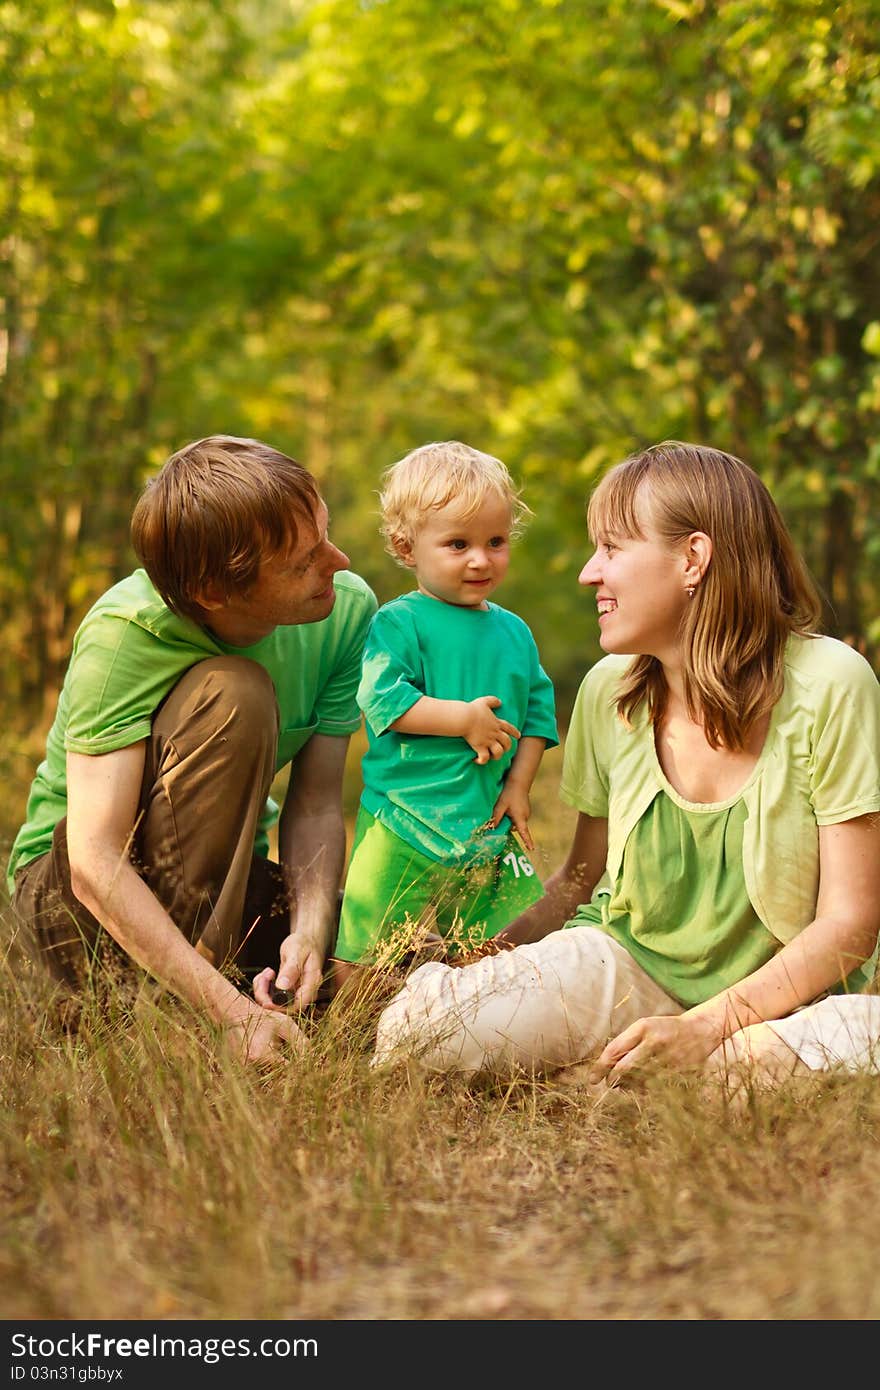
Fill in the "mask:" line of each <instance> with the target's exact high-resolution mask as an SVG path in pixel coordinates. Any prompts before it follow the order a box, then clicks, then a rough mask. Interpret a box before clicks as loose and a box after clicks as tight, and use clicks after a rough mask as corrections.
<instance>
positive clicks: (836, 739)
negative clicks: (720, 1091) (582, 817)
mask: <svg viewBox="0 0 880 1390" xmlns="http://www.w3.org/2000/svg"><path fill="white" fill-rule="evenodd" d="M628 666H629V658H626V657H618V656H610V657H605V658H604V659H603V660H602V661H600V662H599V663H598V664H597V665H596V666H594V667H593V669H592V671H590V672H589V673H588V675H587V676H586V678H585V680H584V682H583V685H582V686H581V690H580V692H579V694H578V698H577V701H576V703H575V708H574V712H573V714H572V719H571V724H570V727H569V733H568V737H567V739H566V746H565V764H564V769H563V775H562V786H561V795H562V798H563V800H565V801H568V802H569V803H570V804H571V805H573V806H575V807H576V808H577V810H578V811H582V812H584V813H585V814H587V815H589V816H595V817H601V818H604V819H607V821H608V860H607V864H606V874H605V876H604V878H603V879H602V881H601V882H600V883H599V884H598V886H597V888H596V891H595V892H594V894H593V901H592V902H591V903H590V904H588V905H587V906H586V907H584V908H581V909H579V911H578V916H577V917H576V918H575V919H574V922H573V923H572V925H579V924H581V925H582V924H585V923H588V922H591V923H594V924H595V925H597V926H601V927H602V928H603V929H604V930H606V931H608V932H609V933H611V934H612V935H614V936H615V937H616V938H617V939H618V940H619V941H621V943H622V944H623V945H625V947H626V949H627V950H628V951H630V952H631V953H632V955H633V956H634V958H635V959H637V960H638V961H639V962H640V964H641V965H642V966H643V967H644V969H645V970H646V971H647V972H648V974H650V975H651V976H652V978H653V979H655V980H656V981H657V983H658V984H659V985H660V986H661V988H664V989H666V990H667V991H668V992H669V993H670V994H672V995H673V996H674V997H675V998H677V999H679V1000H681V1002H682V1003H687V1004H691V1003H697V1002H698V1001H700V1000H702V999H706V998H709V997H711V996H712V995H713V994H715V993H717V992H718V991H719V990H720V989H723V988H725V987H726V986H727V985H730V984H735V983H736V982H737V981H738V980H741V979H743V978H744V976H746V975H748V974H749V973H751V971H752V970H755V969H757V968H758V967H759V966H760V965H761V964H763V962H764V961H765V960H767V959H769V957H770V956H772V955H773V954H774V952H775V951H777V950H778V949H779V947H780V945H784V944H785V943H786V942H788V941H792V940H793V939H794V937H795V936H797V934H798V933H799V932H801V931H803V929H804V927H806V926H808V925H809V923H810V922H811V921H812V919H813V917H814V916H815V912H816V902H817V896H818V889H819V829H820V827H821V826H825V825H834V824H836V823H838V822H840V821H846V820H850V819H852V818H853V817H855V816H861V815H866V814H871V813H875V812H877V811H878V810H880V687H878V684H877V679H876V677H875V675H874V673H873V671H872V670H871V667H870V666H869V665H868V663H867V662H866V661H865V660H864V658H863V657H861V656H860V655H859V654H858V652H855V651H853V650H852V648H850V647H847V646H845V645H844V644H843V643H842V642H836V641H834V640H833V639H832V638H830V637H817V638H805V637H792V638H790V639H789V643H788V646H787V648H786V653H785V684H784V689H783V693H782V696H781V698H780V700H779V701H778V703H777V704H776V706H775V707H774V709H773V711H772V714H771V718H770V727H769V729H768V732H767V737H766V740H765V743H764V747H763V749H762V751H761V754H760V756H759V758H758V760H757V762H756V764H755V767H754V768H753V770H752V772H751V774H750V776H749V777H748V778H747V779H746V781H745V783H744V785H743V786H742V787H741V788H740V789H739V791H738V793H737V795H736V797H734V798H733V799H732V800H731V801H729V802H725V803H722V804H717V805H695V804H693V803H691V802H688V801H686V800H684V798H682V797H681V796H679V795H678V793H677V792H676V791H675V789H674V788H673V787H672V786H671V784H670V783H669V782H668V781H667V779H666V778H665V776H664V774H663V771H662V769H661V767H660V763H659V760H658V758H657V752H656V749H655V746H654V729H653V725H652V724H651V722H650V719H649V718H648V714H647V711H646V709H645V708H644V705H643V706H642V707H641V708H640V709H639V710H637V711H636V713H635V716H634V718H633V720H632V724H631V725H630V726H627V725H625V724H624V723H623V721H622V720H621V719H620V718H619V716H618V714H617V711H616V707H615V698H616V693H617V687H618V684H619V681H620V678H621V676H622V675H623V673H624V672H625V671H626V669H627V667H628ZM875 956H876V952H875ZM873 971H874V960H873V958H872V960H871V961H869V962H866V964H865V965H864V966H861V967H859V968H858V969H857V970H855V971H853V972H852V973H851V974H850V975H849V977H848V978H847V980H846V981H845V982H844V986H843V987H845V988H848V989H852V990H858V989H864V988H865V985H866V984H867V982H868V981H869V980H870V979H871V978H872V976H873Z"/></svg>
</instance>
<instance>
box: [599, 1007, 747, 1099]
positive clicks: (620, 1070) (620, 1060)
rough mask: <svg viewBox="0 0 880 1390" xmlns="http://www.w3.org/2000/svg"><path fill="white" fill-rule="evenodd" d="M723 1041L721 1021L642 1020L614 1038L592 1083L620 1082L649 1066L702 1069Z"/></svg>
mask: <svg viewBox="0 0 880 1390" xmlns="http://www.w3.org/2000/svg"><path fill="white" fill-rule="evenodd" d="M722 1041H723V1029H722V1028H721V1027H720V1026H719V1024H718V1022H717V1020H716V1019H714V1018H708V1017H706V1016H704V1015H702V1014H698V1013H694V1012H691V1013H685V1014H679V1015H678V1016H677V1017H674V1018H664V1017H660V1018H640V1019H639V1020H638V1021H637V1022H636V1023H632V1024H630V1026H629V1028H625V1029H624V1031H623V1032H622V1033H618V1035H617V1037H616V1038H612V1040H611V1042H610V1043H609V1044H608V1046H607V1047H606V1048H605V1049H604V1051H603V1052H601V1053H600V1054H599V1056H598V1057H597V1058H596V1060H595V1062H594V1063H593V1065H592V1069H591V1071H590V1081H591V1082H597V1081H602V1080H603V1079H604V1080H607V1081H618V1080H620V1078H621V1077H624V1076H626V1074H627V1072H630V1071H634V1070H635V1069H636V1068H638V1067H643V1066H645V1065H646V1064H652V1065H654V1066H658V1065H659V1066H665V1067H672V1068H674V1069H676V1070H678V1071H687V1070H690V1069H691V1068H699V1067H702V1066H703V1064H704V1063H705V1062H706V1060H707V1059H708V1058H709V1057H710V1056H711V1054H712V1053H713V1052H714V1051H715V1049H716V1047H719V1046H720V1045H721V1043H722Z"/></svg>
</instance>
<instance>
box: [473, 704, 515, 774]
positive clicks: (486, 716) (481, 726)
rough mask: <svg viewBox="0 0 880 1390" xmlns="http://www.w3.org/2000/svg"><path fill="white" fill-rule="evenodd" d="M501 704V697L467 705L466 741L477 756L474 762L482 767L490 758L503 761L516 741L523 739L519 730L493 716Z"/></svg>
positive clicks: (504, 720)
mask: <svg viewBox="0 0 880 1390" xmlns="http://www.w3.org/2000/svg"><path fill="white" fill-rule="evenodd" d="M500 704H501V701H500V700H499V699H498V696H497V695H479V696H477V698H476V700H468V702H467V707H466V710H465V716H464V726H463V729H462V737H463V738H464V740H465V742H466V743H469V744H470V746H471V748H473V750H474V752H475V753H476V755H477V756H476V757H475V758H474V762H475V763H479V764H480V765H481V766H482V764H483V763H487V762H488V761H489V759H490V758H492V759H495V760H497V759H498V758H503V757H504V754H505V753H506V752H507V750H508V748H509V747H510V745H511V744H512V743H513V740H514V739H515V738H519V736H520V735H519V729H517V728H516V727H515V726H514V725H513V724H509V723H508V722H507V720H506V719H499V718H498V716H497V714H494V713H493V711H494V710H496V709H497V708H498V706H499V705H500Z"/></svg>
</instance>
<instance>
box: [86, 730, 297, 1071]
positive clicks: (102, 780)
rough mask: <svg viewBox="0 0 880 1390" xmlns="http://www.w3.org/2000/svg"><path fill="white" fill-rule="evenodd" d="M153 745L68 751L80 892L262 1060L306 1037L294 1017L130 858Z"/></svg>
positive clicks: (172, 985) (115, 931) (118, 936)
mask: <svg viewBox="0 0 880 1390" xmlns="http://www.w3.org/2000/svg"><path fill="white" fill-rule="evenodd" d="M145 748H146V744H145V742H144V741H143V740H141V741H140V742H139V743H133V744H131V745H130V746H129V747H127V748H120V749H118V750H117V751H116V752H114V753H103V754H101V755H100V756H95V757H92V756H86V755H85V754H82V753H68V755H67V848H68V855H69V858H70V877H71V886H72V888H73V892H74V895H75V897H76V898H78V900H79V901H80V902H81V903H82V904H83V905H84V906H85V907H87V908H88V910H89V911H90V912H91V913H92V915H93V916H94V917H95V918H97V920H98V921H99V922H100V923H101V924H102V926H103V927H105V928H106V930H107V931H108V932H109V933H110V935H111V936H112V937H113V939H114V940H115V941H117V942H118V943H119V945H120V946H121V947H122V949H123V950H124V951H125V952H126V953H127V954H128V955H129V956H131V958H132V959H133V960H134V961H136V962H137V964H138V965H140V966H142V967H143V969H144V970H147V971H149V973H150V974H151V975H154V976H155V977H156V979H158V980H160V981H161V982H162V984H164V985H166V986H167V987H168V988H169V989H170V990H172V991H173V992H174V993H175V994H177V995H179V996H180V998H181V999H186V1000H187V1001H188V1002H189V1003H190V1004H193V1005H194V1006H195V1007H196V1008H199V1009H203V1010H204V1011H205V1012H206V1013H207V1014H208V1015H209V1017H211V1018H213V1019H214V1020H215V1021H216V1022H217V1023H220V1024H221V1025H223V1027H225V1028H228V1029H230V1030H232V1031H233V1032H234V1034H235V1038H236V1043H237V1045H240V1048H241V1051H242V1054H243V1056H244V1057H245V1058H246V1059H248V1060H252V1061H258V1060H260V1059H261V1058H262V1057H264V1056H266V1055H268V1054H269V1053H270V1052H271V1050H272V1048H273V1047H274V1045H275V1043H276V1042H277V1041H278V1040H279V1039H282V1038H283V1039H285V1040H286V1041H288V1042H293V1043H301V1035H300V1033H299V1031H298V1029H297V1028H296V1027H295V1026H294V1025H293V1024H292V1023H291V1022H290V1020H286V1022H287V1023H288V1024H289V1025H290V1026H289V1027H287V1028H284V1027H279V1026H278V1023H279V1020H275V1019H273V1020H271V1023H272V1024H273V1025H274V1026H271V1027H267V1020H266V1017H265V1014H264V1013H263V1011H262V1010H261V1009H259V1008H258V1007H257V1006H256V1005H255V1004H254V1003H253V1002H252V1001H251V1000H249V999H247V998H246V997H245V996H244V995H243V994H240V993H239V991H238V990H237V989H236V988H235V986H234V985H232V984H231V983H230V982H229V981H228V980H226V979H224V978H223V976H222V975H221V974H220V972H219V971H218V970H215V969H214V967H213V966H212V965H211V964H210V963H209V962H208V961H207V960H205V959H204V958H203V957H202V956H200V955H199V954H198V952H197V951H196V950H194V948H193V947H192V946H190V944H189V942H188V941H187V940H186V938H185V937H184V936H183V934H182V933H181V932H180V931H179V930H178V928H177V927H176V926H175V924H174V922H173V921H172V920H171V918H170V917H169V915H168V913H167V912H166V911H165V909H164V907H163V906H162V904H161V903H160V902H159V900H158V898H157V897H156V896H155V894H154V893H153V892H152V890H151V889H150V888H149V887H148V886H147V884H146V883H145V882H144V880H143V879H142V878H141V877H140V875H139V874H138V873H137V871H136V870H135V868H134V866H133V865H132V863H131V860H130V859H129V850H130V848H131V842H132V838H133V836H134V831H135V818H136V816H137V811H138V801H139V798H140V789H141V779H142V777H143V771H144V754H145Z"/></svg>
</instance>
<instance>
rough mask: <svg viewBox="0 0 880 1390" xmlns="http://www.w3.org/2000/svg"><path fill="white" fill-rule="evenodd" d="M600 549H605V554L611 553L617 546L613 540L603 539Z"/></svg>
mask: <svg viewBox="0 0 880 1390" xmlns="http://www.w3.org/2000/svg"><path fill="white" fill-rule="evenodd" d="M602 549H603V550H604V551H605V554H606V555H613V554H614V551H615V550H616V549H617V546H616V545H615V544H614V542H613V541H603V542H602Z"/></svg>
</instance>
